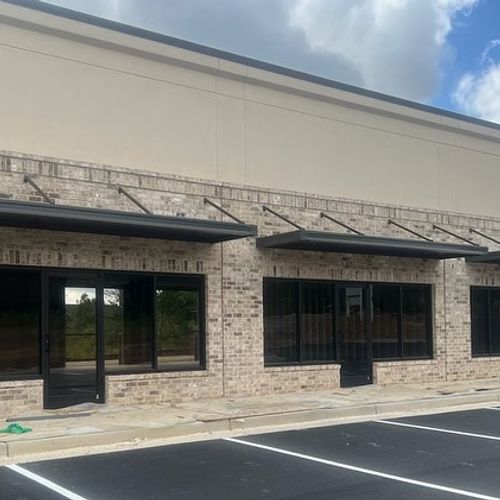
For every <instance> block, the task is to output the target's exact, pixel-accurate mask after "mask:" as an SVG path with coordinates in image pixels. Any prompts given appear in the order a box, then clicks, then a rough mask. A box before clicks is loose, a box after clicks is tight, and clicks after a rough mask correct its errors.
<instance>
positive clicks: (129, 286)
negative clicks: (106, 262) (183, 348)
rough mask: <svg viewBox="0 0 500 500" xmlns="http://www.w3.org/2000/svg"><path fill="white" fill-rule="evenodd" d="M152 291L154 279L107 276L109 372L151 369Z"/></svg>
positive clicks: (106, 324) (120, 275)
mask: <svg viewBox="0 0 500 500" xmlns="http://www.w3.org/2000/svg"><path fill="white" fill-rule="evenodd" d="M152 291H153V279H152V277H151V276H140V275H125V274H113V275H112V274H109V275H106V276H105V277H104V339H105V349H104V352H105V366H106V371H108V372H109V371H123V370H141V369H150V368H151V367H152V364H151V360H152V333H153V314H152V312H153V307H152Z"/></svg>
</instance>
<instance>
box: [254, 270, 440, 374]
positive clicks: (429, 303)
mask: <svg viewBox="0 0 500 500" xmlns="http://www.w3.org/2000/svg"><path fill="white" fill-rule="evenodd" d="M279 281H281V282H283V281H286V282H292V283H295V284H296V285H295V286H296V294H297V301H296V303H297V349H298V360H297V361H289V362H286V361H285V362H268V361H266V352H265V342H266V340H265V335H266V332H265V307H266V306H265V293H264V289H265V283H266V282H279ZM262 283H263V284H262V297H263V301H262V317H263V341H264V342H263V347H264V349H263V360H264V367H265V368H273V367H284V366H309V365H331V364H339V363H340V360H339V348H338V339H337V338H336V330H337V317H336V314H335V311H336V310H337V309H338V307H337V306H338V304H337V295H338V294H336V293H335V291H336V289H337V288H338V287H339V286H345V285H349V286H354V287H358V286H359V287H366V289H367V293H368V297H367V304H368V307H367V322H368V324H369V327H368V335H369V337H370V338H369V339H368V341H369V344H370V346H371V347H370V349H371V355H372V357H371V359H372V360H373V361H374V362H377V363H383V362H391V361H418V360H429V359H434V321H433V311H434V288H433V285H431V284H422V283H415V284H414V283H391V282H365V281H333V280H325V279H303V278H281V277H270V276H265V277H264V278H263V282H262ZM302 283H325V284H328V285H330V286H331V287H332V292H331V293H332V296H333V297H334V303H333V306H334V307H333V311H332V314H333V318H332V336H333V343H334V346H335V352H334V356H335V359H332V360H327V361H303V359H302V357H303V356H302V344H303V342H302V340H303V335H302V327H303V320H302V296H301V289H302V286H301V284H302ZM376 286H384V287H388V286H390V287H395V288H396V289H398V290H399V292H398V294H397V296H398V320H397V338H398V356H395V357H378V358H376V357H373V347H372V344H371V341H372V338H371V335H372V333H371V329H372V328H371V327H372V326H373V325H372V322H373V288H374V287H376ZM409 288H419V289H423V290H425V292H426V294H427V295H426V299H427V300H426V310H425V314H426V321H425V329H426V348H427V354H425V355H419V356H408V355H404V354H403V341H404V338H403V298H402V297H403V290H404V289H409Z"/></svg>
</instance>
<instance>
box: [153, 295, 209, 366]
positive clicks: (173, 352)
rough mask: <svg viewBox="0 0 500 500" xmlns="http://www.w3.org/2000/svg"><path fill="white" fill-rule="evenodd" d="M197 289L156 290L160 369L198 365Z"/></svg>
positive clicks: (157, 344)
mask: <svg viewBox="0 0 500 500" xmlns="http://www.w3.org/2000/svg"><path fill="white" fill-rule="evenodd" d="M199 336H200V320H199V292H198V290H175V289H164V288H159V289H157V290H156V349H157V363H158V368H159V369H162V368H163V369H165V368H176V367H177V368H189V367H191V368H193V367H196V366H199V364H200V352H199V345H198V343H199Z"/></svg>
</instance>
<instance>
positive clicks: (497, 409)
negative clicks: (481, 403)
mask: <svg viewBox="0 0 500 500" xmlns="http://www.w3.org/2000/svg"><path fill="white" fill-rule="evenodd" d="M486 409H487V410H496V411H500V408H493V407H491V408H486Z"/></svg>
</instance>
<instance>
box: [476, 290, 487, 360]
mask: <svg viewBox="0 0 500 500" xmlns="http://www.w3.org/2000/svg"><path fill="white" fill-rule="evenodd" d="M488 296H489V292H488V290H486V289H484V288H472V289H471V329H472V354H476V355H480V354H488V353H489V352H490V339H489V336H490V326H489V322H490V320H489V298H488Z"/></svg>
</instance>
